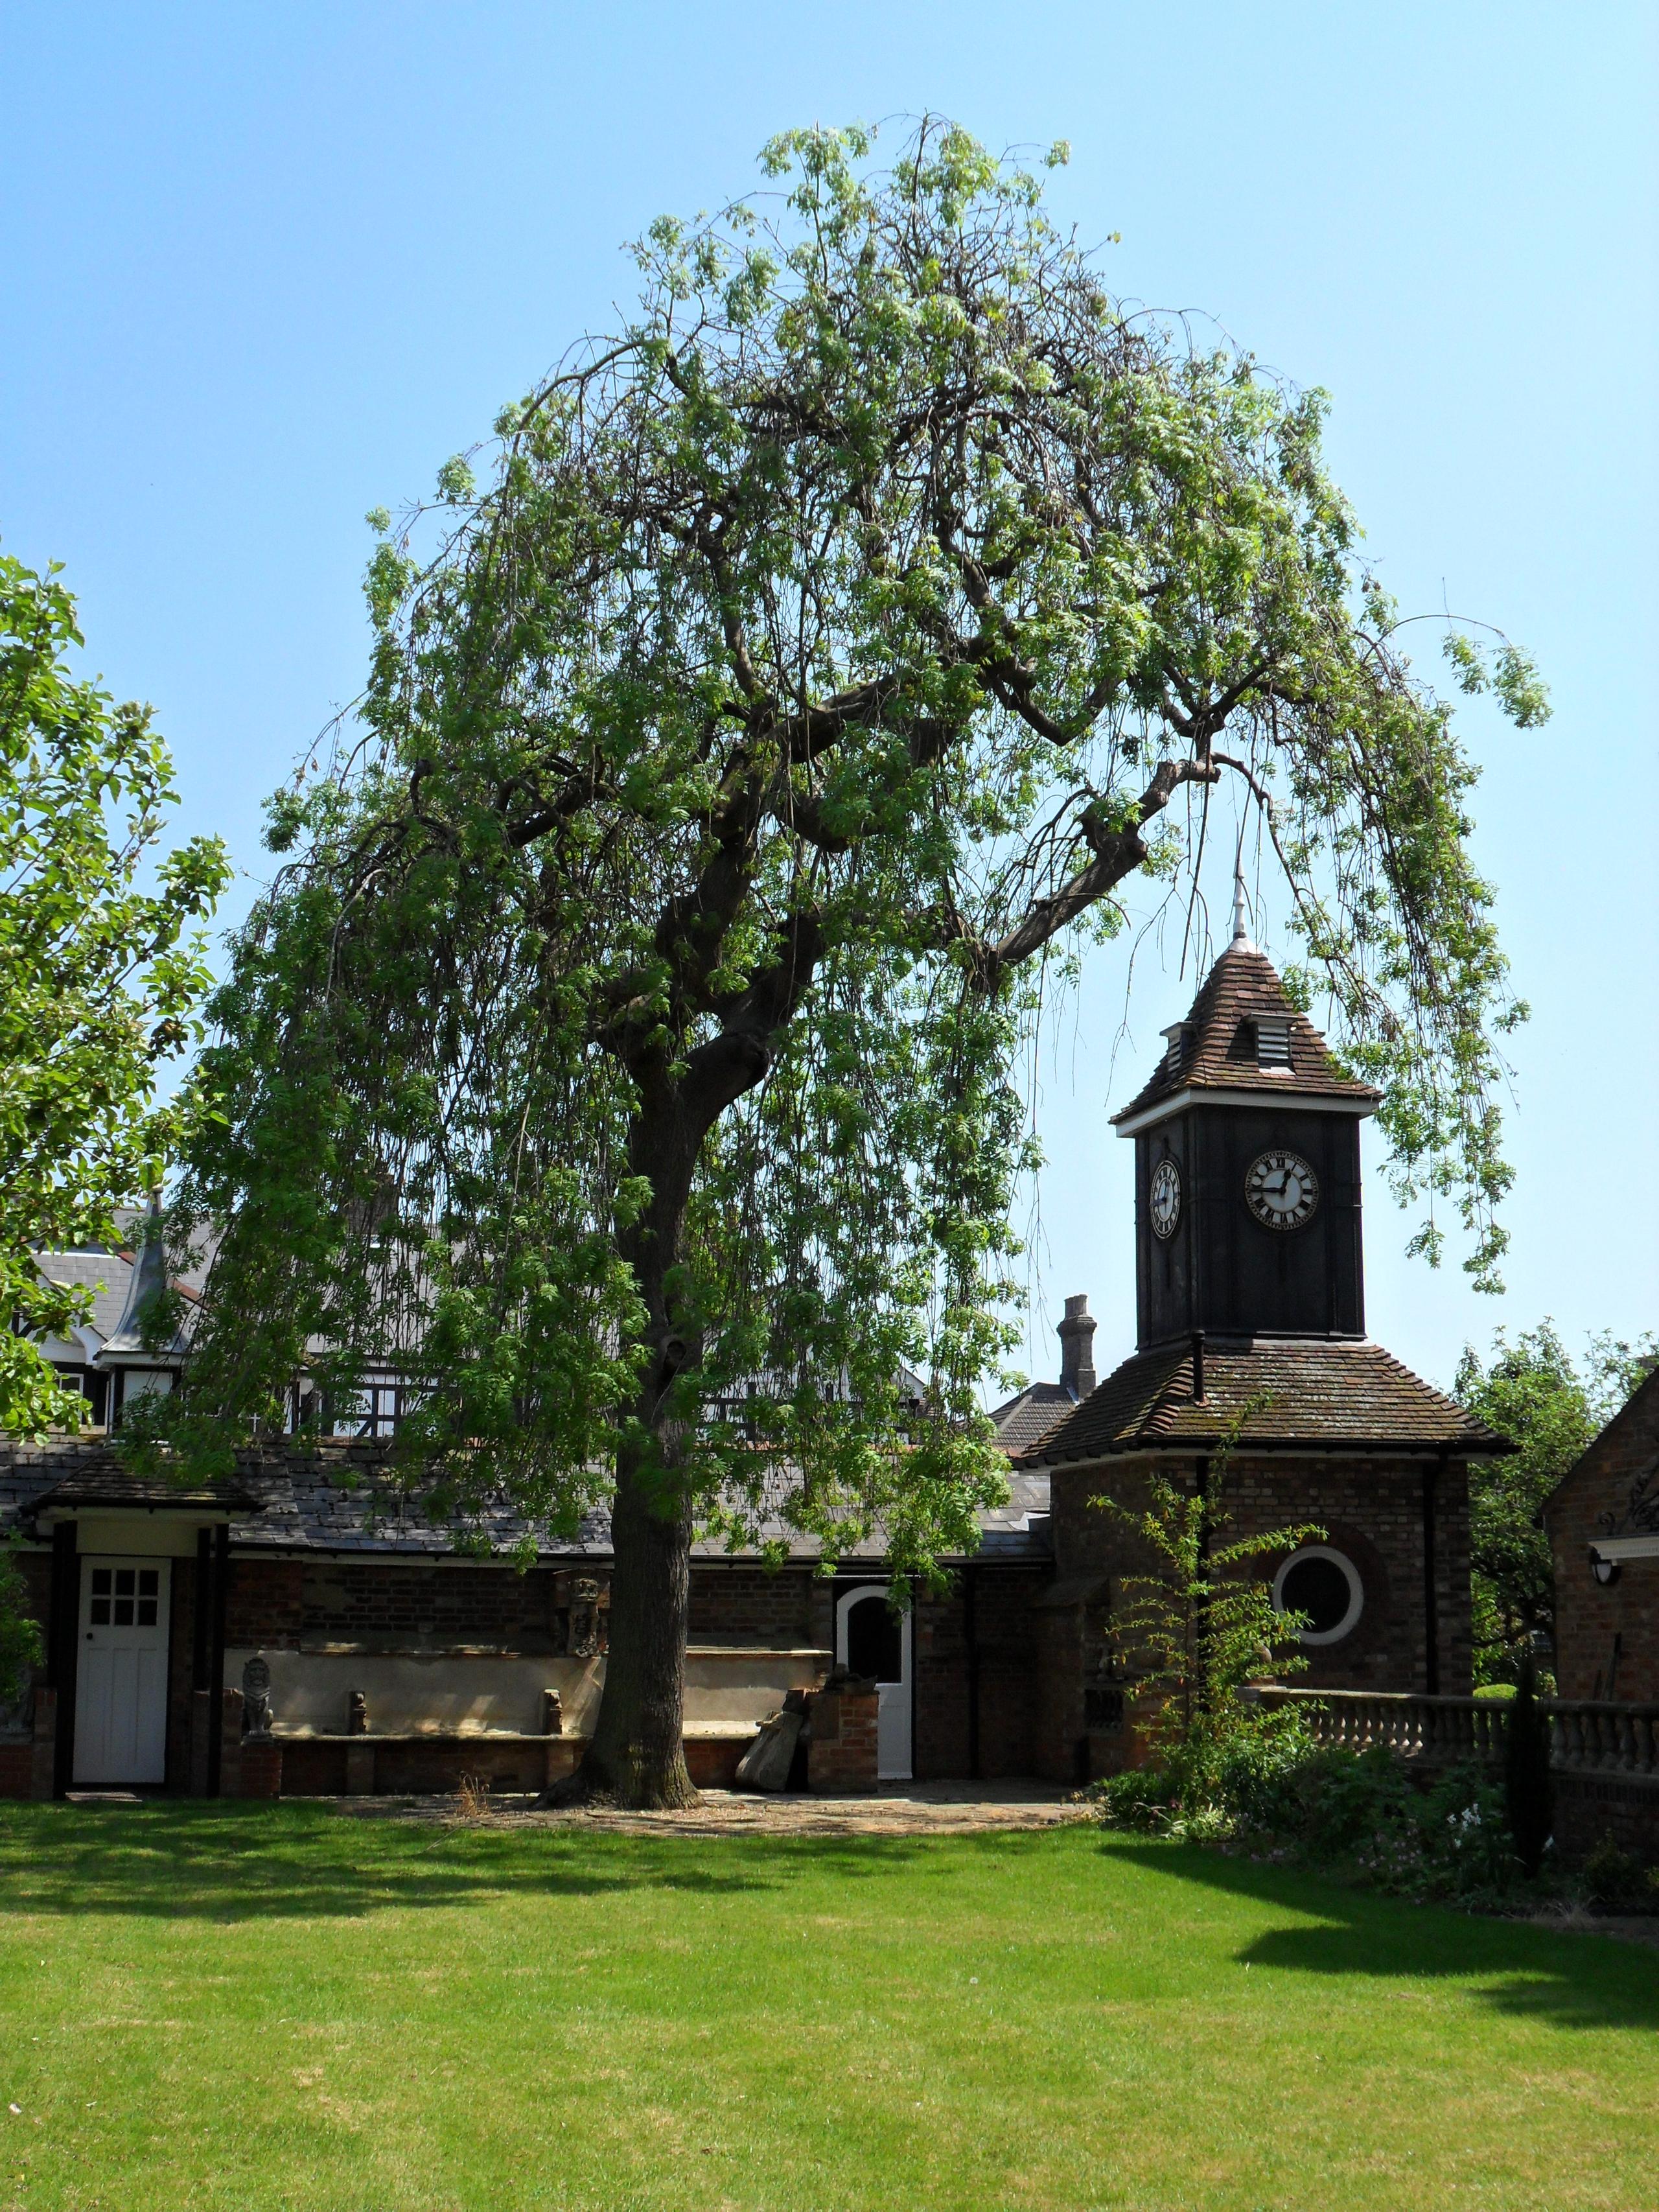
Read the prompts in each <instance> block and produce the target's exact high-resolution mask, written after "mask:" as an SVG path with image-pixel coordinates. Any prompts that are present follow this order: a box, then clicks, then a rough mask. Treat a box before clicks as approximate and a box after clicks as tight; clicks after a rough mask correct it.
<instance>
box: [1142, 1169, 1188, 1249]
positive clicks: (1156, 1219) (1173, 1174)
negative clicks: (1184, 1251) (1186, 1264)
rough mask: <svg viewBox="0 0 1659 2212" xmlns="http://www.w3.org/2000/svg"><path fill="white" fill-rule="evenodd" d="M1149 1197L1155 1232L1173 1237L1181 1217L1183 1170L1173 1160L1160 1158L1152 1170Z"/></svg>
mask: <svg viewBox="0 0 1659 2212" xmlns="http://www.w3.org/2000/svg"><path fill="white" fill-rule="evenodd" d="M1147 1197H1148V1201H1149V1203H1150V1206H1151V1208H1152V1231H1153V1234H1154V1235H1155V1236H1158V1237H1173V1236H1174V1235H1175V1226H1176V1222H1177V1221H1179V1220H1180V1218H1181V1170H1179V1168H1177V1167H1176V1164H1175V1162H1174V1161H1173V1160H1160V1161H1159V1162H1158V1165H1157V1166H1156V1167H1155V1168H1154V1169H1153V1170H1152V1187H1151V1188H1150V1190H1149V1192H1148V1194H1147Z"/></svg>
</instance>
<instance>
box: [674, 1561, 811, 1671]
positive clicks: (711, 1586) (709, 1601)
mask: <svg viewBox="0 0 1659 2212" xmlns="http://www.w3.org/2000/svg"><path fill="white" fill-rule="evenodd" d="M816 1581H817V1577H815V1576H814V1575H813V1574H812V1572H811V1570H810V1569H808V1568H804V1567H780V1568H777V1569H776V1570H775V1571H768V1570H767V1569H766V1568H764V1567H746V1566H743V1567H740V1566H726V1565H724V1564H721V1565H715V1564H714V1563H713V1562H694V1563H693V1565H692V1568H691V1616H690V1619H691V1626H690V1640H691V1642H692V1643H693V1644H769V1645H772V1646H774V1647H775V1648H777V1649H779V1650H799V1649H800V1648H801V1647H802V1646H804V1645H811V1644H821V1643H822V1642H823V1640H824V1639H823V1638H821V1636H820V1634H819V1633H818V1632H817V1626H816V1625H815V1616H817V1623H821V1620H822V1617H823V1607H822V1606H821V1605H819V1606H815V1605H814V1602H813V1597H814V1592H813V1584H814V1583H815V1582H816Z"/></svg>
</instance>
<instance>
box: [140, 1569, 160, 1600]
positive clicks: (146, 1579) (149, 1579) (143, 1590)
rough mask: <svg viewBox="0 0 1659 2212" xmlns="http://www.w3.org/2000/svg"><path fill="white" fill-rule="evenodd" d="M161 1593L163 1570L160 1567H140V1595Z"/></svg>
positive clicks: (158, 1594) (153, 1595)
mask: <svg viewBox="0 0 1659 2212" xmlns="http://www.w3.org/2000/svg"><path fill="white" fill-rule="evenodd" d="M138 1595H139V1596H140V1597H159V1596H160V1595H161V1569H160V1568H159V1567H140V1568H139V1570H138Z"/></svg>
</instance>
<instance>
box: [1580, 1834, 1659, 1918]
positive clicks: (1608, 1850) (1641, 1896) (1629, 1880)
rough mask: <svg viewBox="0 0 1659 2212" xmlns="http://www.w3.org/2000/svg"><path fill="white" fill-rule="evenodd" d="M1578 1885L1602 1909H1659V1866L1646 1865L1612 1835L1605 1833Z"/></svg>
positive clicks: (1611, 1910) (1585, 1895)
mask: <svg viewBox="0 0 1659 2212" xmlns="http://www.w3.org/2000/svg"><path fill="white" fill-rule="evenodd" d="M1575 1887H1577V1890H1578V1892H1579V1894H1580V1895H1581V1896H1582V1897H1583V1900H1584V1902H1585V1904H1586V1905H1595V1908H1596V1909H1597V1911H1601V1912H1653V1911H1659V1867H1655V1868H1650V1867H1647V1866H1644V1864H1643V1863H1642V1861H1641V1860H1640V1859H1638V1858H1637V1857H1635V1856H1634V1855H1633V1853H1632V1852H1630V1851H1626V1850H1620V1847H1619V1845H1618V1844H1616V1843H1614V1841H1613V1838H1612V1837H1611V1836H1603V1837H1602V1838H1601V1842H1600V1843H1599V1844H1597V1845H1596V1846H1595V1850H1593V1851H1591V1852H1590V1853H1589V1857H1587V1858H1586V1859H1585V1860H1584V1863H1583V1865H1582V1866H1581V1867H1580V1868H1579V1869H1578V1875H1577V1883H1576V1885H1575Z"/></svg>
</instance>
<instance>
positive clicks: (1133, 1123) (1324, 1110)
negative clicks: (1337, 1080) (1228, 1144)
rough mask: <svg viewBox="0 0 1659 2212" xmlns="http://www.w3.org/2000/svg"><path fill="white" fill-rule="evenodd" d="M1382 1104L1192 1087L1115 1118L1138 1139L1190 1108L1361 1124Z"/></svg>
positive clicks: (1268, 1089)
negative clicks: (1272, 1110) (1281, 1109)
mask: <svg viewBox="0 0 1659 2212" xmlns="http://www.w3.org/2000/svg"><path fill="white" fill-rule="evenodd" d="M1381 1103H1382V1100H1381V1099H1380V1097H1378V1096H1377V1094H1376V1092H1374V1091H1373V1092H1370V1093H1367V1094H1363V1095H1357V1094H1356V1093H1354V1092H1352V1091H1350V1092H1348V1093H1347V1094H1346V1096H1345V1097H1330V1096H1329V1095H1328V1094H1327V1093H1325V1092H1322V1091H1295V1090H1292V1089H1291V1088H1290V1086H1289V1085H1285V1087H1283V1088H1282V1089H1281V1088H1279V1087H1277V1086H1275V1085H1270V1084H1265V1083H1264V1084H1261V1085H1256V1084H1247V1083H1217V1084H1207V1083H1206V1084H1196V1083H1189V1084H1188V1085H1185V1086H1184V1087H1183V1088H1182V1089H1181V1090H1179V1091H1171V1092H1170V1096H1169V1097H1167V1098H1155V1099H1154V1100H1153V1101H1152V1104H1151V1105H1150V1106H1143V1107H1142V1108H1141V1109H1140V1111H1139V1113H1138V1114H1127V1115H1121V1116H1115V1117H1114V1120H1113V1127H1115V1129H1116V1131H1117V1133H1118V1134H1119V1136H1120V1137H1138V1136H1139V1134H1140V1132H1141V1131H1142V1130H1143V1129H1150V1128H1151V1127H1152V1126H1153V1124H1154V1123H1155V1122H1158V1121H1168V1120H1169V1119H1170V1115H1172V1114H1182V1113H1184V1112H1185V1111H1186V1109H1188V1107H1189V1106H1294V1107H1295V1109H1296V1110H1297V1113H1298V1114H1346V1115H1349V1116H1350V1117H1351V1118H1352V1119H1353V1120H1355V1121H1360V1120H1363V1119H1364V1117H1365V1116H1366V1115H1370V1114H1375V1113H1376V1109H1377V1108H1378V1106H1379V1105H1380V1104H1381Z"/></svg>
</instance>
